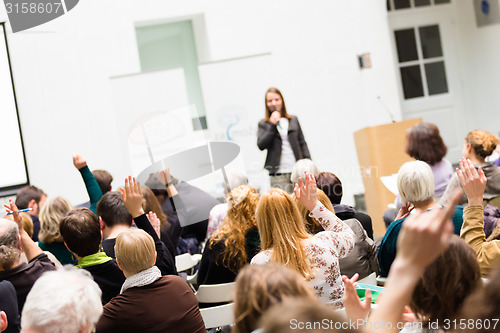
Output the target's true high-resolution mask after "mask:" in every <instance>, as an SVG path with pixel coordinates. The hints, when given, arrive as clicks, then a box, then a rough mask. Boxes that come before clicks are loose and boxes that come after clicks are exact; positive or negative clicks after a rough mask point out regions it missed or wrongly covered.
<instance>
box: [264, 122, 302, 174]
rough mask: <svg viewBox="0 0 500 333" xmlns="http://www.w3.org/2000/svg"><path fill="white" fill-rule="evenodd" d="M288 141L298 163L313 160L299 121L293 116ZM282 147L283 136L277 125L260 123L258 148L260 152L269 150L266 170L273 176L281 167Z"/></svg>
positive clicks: (289, 126)
mask: <svg viewBox="0 0 500 333" xmlns="http://www.w3.org/2000/svg"><path fill="white" fill-rule="evenodd" d="M288 140H289V141H290V145H291V146H292V150H293V154H294V155H295V160H297V161H298V160H301V159H303V158H311V154H309V149H308V148H307V143H306V140H305V139H304V134H303V133H302V129H301V128H300V124H299V120H298V119H297V117H295V116H292V118H290V120H289V125H288ZM281 145H282V143H281V136H280V134H279V132H278V129H277V128H276V125H273V124H271V123H270V122H267V121H265V120H261V121H259V130H258V133H257V146H258V147H259V149H260V150H264V149H267V158H266V163H265V165H264V168H265V169H266V170H269V174H270V175H271V176H272V175H275V174H276V173H277V172H278V169H279V167H280V158H281Z"/></svg>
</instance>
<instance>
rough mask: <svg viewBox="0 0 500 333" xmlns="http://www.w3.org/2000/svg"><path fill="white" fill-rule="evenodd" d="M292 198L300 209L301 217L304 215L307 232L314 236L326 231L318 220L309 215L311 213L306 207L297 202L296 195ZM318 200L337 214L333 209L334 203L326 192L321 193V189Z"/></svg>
mask: <svg viewBox="0 0 500 333" xmlns="http://www.w3.org/2000/svg"><path fill="white" fill-rule="evenodd" d="M292 197H293V199H294V200H295V204H296V205H297V207H298V208H299V211H300V215H302V218H303V220H304V223H305V226H306V229H307V231H309V232H310V233H312V234H315V233H318V232H320V231H324V229H323V227H322V226H321V224H320V223H319V222H318V221H317V220H316V219H314V218H312V217H310V216H309V213H310V211H309V209H307V208H306V207H304V205H302V204H301V203H300V202H299V200H297V198H296V197H295V194H294V195H292ZM318 200H319V202H321V203H322V204H323V205H324V206H325V207H326V209H328V210H329V211H331V212H332V213H334V214H335V210H334V209H333V205H332V202H331V201H330V199H329V198H328V196H327V195H326V194H325V192H323V191H321V190H320V189H318Z"/></svg>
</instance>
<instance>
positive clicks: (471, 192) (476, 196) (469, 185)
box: [456, 158, 487, 206]
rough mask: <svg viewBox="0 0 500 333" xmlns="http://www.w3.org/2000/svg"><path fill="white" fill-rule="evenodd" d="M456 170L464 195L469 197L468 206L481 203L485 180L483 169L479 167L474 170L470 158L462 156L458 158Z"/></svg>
mask: <svg viewBox="0 0 500 333" xmlns="http://www.w3.org/2000/svg"><path fill="white" fill-rule="evenodd" d="M456 171H457V176H458V179H460V182H461V183H462V188H463V190H464V192H465V195H467V198H468V199H469V206H480V205H482V204H483V194H484V189H485V188H486V182H487V180H486V176H485V175H484V172H483V169H481V167H479V169H478V171H476V168H475V167H474V165H473V164H472V162H471V160H469V159H465V158H462V159H461V160H460V169H458V168H457V170H456Z"/></svg>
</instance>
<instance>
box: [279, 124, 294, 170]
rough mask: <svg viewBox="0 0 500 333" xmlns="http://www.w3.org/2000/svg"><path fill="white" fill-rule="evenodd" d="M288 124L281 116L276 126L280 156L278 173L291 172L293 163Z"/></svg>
mask: <svg viewBox="0 0 500 333" xmlns="http://www.w3.org/2000/svg"><path fill="white" fill-rule="evenodd" d="M288 124H289V121H288V119H286V118H281V119H280V121H279V122H278V124H277V126H276V128H277V129H278V133H279V134H280V136H281V157H280V167H279V169H278V171H277V172H278V173H289V172H292V170H293V166H294V165H295V162H296V161H295V155H294V154H293V150H292V145H290V141H288Z"/></svg>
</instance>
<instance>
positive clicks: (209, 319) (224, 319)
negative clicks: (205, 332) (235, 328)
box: [200, 303, 234, 329]
mask: <svg viewBox="0 0 500 333" xmlns="http://www.w3.org/2000/svg"><path fill="white" fill-rule="evenodd" d="M233 308H234V303H230V304H224V305H219V306H213V307H211V308H204V309H200V313H201V316H202V317H203V322H204V323H205V328H206V329H209V328H214V327H219V326H226V325H231V324H233V323H234V309H233Z"/></svg>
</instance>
